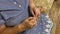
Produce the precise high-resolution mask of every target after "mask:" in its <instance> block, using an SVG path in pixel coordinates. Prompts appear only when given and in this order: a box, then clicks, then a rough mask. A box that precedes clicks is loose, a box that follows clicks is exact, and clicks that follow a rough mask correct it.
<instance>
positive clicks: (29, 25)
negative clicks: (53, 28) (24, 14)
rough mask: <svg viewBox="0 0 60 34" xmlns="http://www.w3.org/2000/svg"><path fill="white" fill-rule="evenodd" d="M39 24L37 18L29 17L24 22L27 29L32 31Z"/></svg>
mask: <svg viewBox="0 0 60 34" xmlns="http://www.w3.org/2000/svg"><path fill="white" fill-rule="evenodd" d="M36 23H37V18H36V17H29V18H27V19H26V20H25V21H24V25H25V26H26V28H27V29H31V28H32V27H33V26H34V25H35V24H36Z"/></svg>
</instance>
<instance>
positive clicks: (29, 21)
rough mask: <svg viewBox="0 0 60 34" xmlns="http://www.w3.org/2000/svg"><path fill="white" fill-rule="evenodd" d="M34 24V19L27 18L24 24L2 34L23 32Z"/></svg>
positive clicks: (7, 29)
mask: <svg viewBox="0 0 60 34" xmlns="http://www.w3.org/2000/svg"><path fill="white" fill-rule="evenodd" d="M36 23H37V22H36V18H35V17H29V18H27V19H26V20H25V21H24V22H22V23H21V24H19V25H16V26H15V27H11V28H6V29H5V31H4V32H3V33H2V34H16V33H19V32H22V31H24V30H27V29H31V28H32V27H33V26H34V25H35V24H36Z"/></svg>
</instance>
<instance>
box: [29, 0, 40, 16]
mask: <svg viewBox="0 0 60 34" xmlns="http://www.w3.org/2000/svg"><path fill="white" fill-rule="evenodd" d="M29 7H30V12H31V13H32V15H33V16H39V15H40V11H41V8H40V7H36V6H35V4H34V1H33V0H30V4H29Z"/></svg>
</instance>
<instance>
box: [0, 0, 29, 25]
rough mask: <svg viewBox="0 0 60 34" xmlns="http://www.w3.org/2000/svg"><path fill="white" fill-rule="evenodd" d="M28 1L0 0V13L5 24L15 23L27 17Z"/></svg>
mask: <svg viewBox="0 0 60 34" xmlns="http://www.w3.org/2000/svg"><path fill="white" fill-rule="evenodd" d="M14 2H16V4H14ZM28 2H29V1H28V0H0V14H1V15H2V16H3V17H4V19H5V22H6V25H7V26H14V25H17V24H19V23H20V22H21V21H23V20H24V19H26V18H27V17H28ZM0 22H1V21H0Z"/></svg>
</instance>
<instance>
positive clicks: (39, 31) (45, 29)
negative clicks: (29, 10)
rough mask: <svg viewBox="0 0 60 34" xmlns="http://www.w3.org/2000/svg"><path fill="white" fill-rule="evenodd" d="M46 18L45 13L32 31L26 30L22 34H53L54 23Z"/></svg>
mask: <svg viewBox="0 0 60 34" xmlns="http://www.w3.org/2000/svg"><path fill="white" fill-rule="evenodd" d="M46 16H47V15H45V14H44V13H41V15H40V18H39V20H38V23H37V24H36V25H35V26H34V27H33V28H32V29H30V30H26V31H24V32H22V33H20V34H51V29H52V27H53V22H52V21H51V19H50V18H47V17H46ZM49 25H50V27H49Z"/></svg>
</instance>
